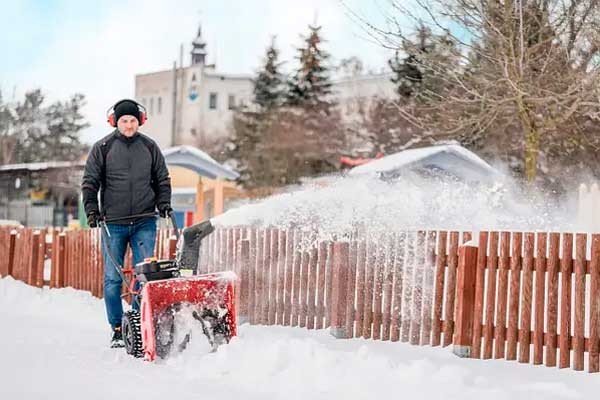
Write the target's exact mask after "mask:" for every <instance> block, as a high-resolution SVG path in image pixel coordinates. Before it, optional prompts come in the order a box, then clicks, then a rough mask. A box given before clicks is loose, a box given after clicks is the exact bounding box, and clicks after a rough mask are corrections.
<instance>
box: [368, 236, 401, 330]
mask: <svg viewBox="0 0 600 400" xmlns="http://www.w3.org/2000/svg"><path fill="white" fill-rule="evenodd" d="M393 245H394V247H395V248H396V250H395V252H394V265H393V268H394V284H393V294H392V297H393V300H392V322H391V324H392V327H391V330H390V340H391V341H392V342H397V341H398V340H400V323H401V320H402V318H401V316H402V288H403V283H404V282H403V281H404V261H405V256H406V233H405V232H400V233H399V234H398V235H397V237H396V240H395V243H394V244H393ZM360 260H361V258H360V248H359V259H358V266H360ZM356 284H357V286H358V285H359V281H358V279H357V283H356ZM358 287H360V286H358ZM357 329H358V328H357Z"/></svg>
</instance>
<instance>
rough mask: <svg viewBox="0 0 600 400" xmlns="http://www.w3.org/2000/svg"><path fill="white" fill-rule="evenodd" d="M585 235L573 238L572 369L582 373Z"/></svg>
mask: <svg viewBox="0 0 600 400" xmlns="http://www.w3.org/2000/svg"><path fill="white" fill-rule="evenodd" d="M586 241H587V235H586V234H584V233H578V234H577V235H576V238H575V243H576V246H575V327H574V337H573V369H574V370H575V371H583V360H584V351H585V339H584V337H585V332H584V328H585V264H586V256H585V252H586Z"/></svg>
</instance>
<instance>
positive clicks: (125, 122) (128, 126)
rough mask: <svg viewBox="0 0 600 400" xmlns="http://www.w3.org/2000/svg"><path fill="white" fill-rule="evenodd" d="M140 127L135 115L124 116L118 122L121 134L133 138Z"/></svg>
mask: <svg viewBox="0 0 600 400" xmlns="http://www.w3.org/2000/svg"><path fill="white" fill-rule="evenodd" d="M139 127H140V123H139V122H138V120H137V118H136V117H134V116H133V115H123V116H122V117H121V118H119V120H118V121H117V128H118V129H119V132H121V133H122V134H123V135H125V136H127V137H131V136H133V135H134V134H135V133H136V132H137V130H138V128H139Z"/></svg>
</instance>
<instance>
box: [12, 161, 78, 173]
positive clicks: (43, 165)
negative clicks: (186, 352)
mask: <svg viewBox="0 0 600 400" xmlns="http://www.w3.org/2000/svg"><path fill="white" fill-rule="evenodd" d="M84 165H85V162H83V161H48V162H34V163H23V164H5V165H0V171H16V170H28V171H42V170H47V169H52V168H70V167H83V166H84Z"/></svg>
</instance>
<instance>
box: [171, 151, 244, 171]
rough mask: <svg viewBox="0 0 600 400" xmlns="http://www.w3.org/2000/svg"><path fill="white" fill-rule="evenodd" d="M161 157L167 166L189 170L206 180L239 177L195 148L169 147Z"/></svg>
mask: <svg viewBox="0 0 600 400" xmlns="http://www.w3.org/2000/svg"><path fill="white" fill-rule="evenodd" d="M163 155H164V156H165V161H166V162H167V164H169V165H176V166H179V167H183V168H188V169H191V170H192V171H194V172H196V173H197V174H198V175H201V176H205V177H207V178H211V179H217V178H225V179H237V178H239V176H240V175H239V174H238V173H237V172H235V171H234V170H232V169H231V168H229V167H228V166H226V165H223V164H219V163H218V162H217V161H215V160H214V159H213V158H212V157H211V156H209V155H208V154H206V153H205V152H203V151H202V150H200V149H198V148H196V147H192V146H176V147H171V148H168V149H166V150H164V151H163Z"/></svg>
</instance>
